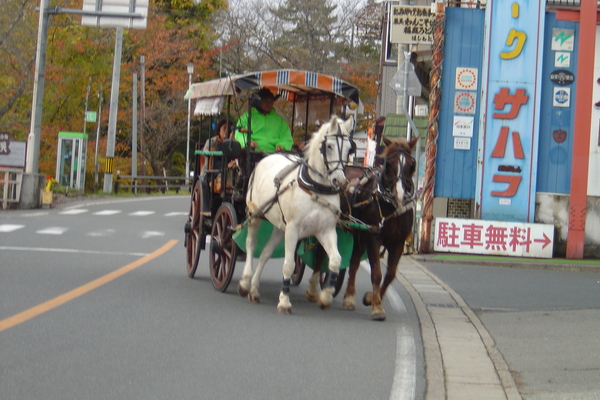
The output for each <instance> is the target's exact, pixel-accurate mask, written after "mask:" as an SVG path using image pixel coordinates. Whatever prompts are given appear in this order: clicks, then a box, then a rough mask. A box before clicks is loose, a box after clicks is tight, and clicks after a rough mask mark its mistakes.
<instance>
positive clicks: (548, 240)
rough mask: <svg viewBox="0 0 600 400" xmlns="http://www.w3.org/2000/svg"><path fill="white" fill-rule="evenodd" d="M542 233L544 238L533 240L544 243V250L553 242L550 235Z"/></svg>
mask: <svg viewBox="0 0 600 400" xmlns="http://www.w3.org/2000/svg"><path fill="white" fill-rule="evenodd" d="M542 235H544V238H543V239H534V240H533V241H534V242H536V243H544V245H543V246H542V250H543V249H544V248H546V246H548V245H549V244H550V243H551V242H552V240H550V238H549V237H548V236H546V234H545V233H542Z"/></svg>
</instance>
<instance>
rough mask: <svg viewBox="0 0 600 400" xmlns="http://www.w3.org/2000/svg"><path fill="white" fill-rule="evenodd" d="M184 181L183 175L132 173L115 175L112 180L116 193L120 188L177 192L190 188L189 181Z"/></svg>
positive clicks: (134, 190) (136, 191) (136, 190)
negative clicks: (140, 174) (135, 174)
mask: <svg viewBox="0 0 600 400" xmlns="http://www.w3.org/2000/svg"><path fill="white" fill-rule="evenodd" d="M191 181H192V179H191V178H190V179H188V182H187V183H186V181H185V177H183V176H139V175H138V176H132V175H117V176H116V178H115V181H114V192H115V193H118V192H119V190H120V189H131V191H132V192H134V193H138V189H139V190H143V191H145V192H146V193H150V192H152V191H160V192H162V193H165V192H166V191H167V190H174V191H175V192H176V193H179V191H180V190H187V191H189V189H190V182H191Z"/></svg>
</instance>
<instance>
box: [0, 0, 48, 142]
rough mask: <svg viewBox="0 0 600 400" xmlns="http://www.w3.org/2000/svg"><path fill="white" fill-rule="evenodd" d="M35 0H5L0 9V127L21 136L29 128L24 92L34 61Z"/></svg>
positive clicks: (21, 137)
mask: <svg viewBox="0 0 600 400" xmlns="http://www.w3.org/2000/svg"><path fill="white" fill-rule="evenodd" d="M37 4H39V2H36V1H35V0H4V1H3V4H2V12H1V13H0V59H1V60H2V62H1V63H0V131H3V132H4V131H7V132H11V133H12V134H13V135H15V137H16V138H17V139H18V140H24V137H25V136H26V132H27V131H28V121H27V120H26V116H27V114H28V113H27V112H23V110H24V109H27V108H28V107H29V108H30V107H31V106H30V104H31V102H30V101H29V104H27V98H26V96H25V95H26V94H29V93H28V91H30V90H31V82H32V79H31V76H32V75H33V65H34V61H35V44H36V32H37V18H36V17H37V15H36V13H35V7H36V5H37Z"/></svg>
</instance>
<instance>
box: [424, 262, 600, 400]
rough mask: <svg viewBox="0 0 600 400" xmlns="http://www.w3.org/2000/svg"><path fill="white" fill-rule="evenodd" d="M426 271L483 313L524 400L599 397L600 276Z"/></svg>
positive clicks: (489, 269) (451, 268) (432, 266)
mask: <svg viewBox="0 0 600 400" xmlns="http://www.w3.org/2000/svg"><path fill="white" fill-rule="evenodd" d="M426 266H427V268H428V269H429V270H430V271H431V272H433V273H434V274H435V275H437V276H438V277H439V278H440V279H441V280H442V281H444V282H445V283H446V284H448V285H449V286H451V287H452V288H453V289H454V290H455V291H456V292H457V293H458V294H459V295H460V296H461V297H462V298H463V299H464V300H465V302H466V303H467V304H468V305H469V307H470V308H471V309H472V310H474V311H475V312H476V313H477V315H478V316H479V318H480V319H481V321H482V322H483V324H484V325H485V327H486V329H487V330H488V332H489V333H490V334H491V336H492V337H493V339H494V341H495V342H496V346H497V347H498V349H499V351H500V352H501V353H502V355H503V356H504V359H505V360H506V362H507V363H508V366H509V368H510V370H511V373H512V375H513V377H514V379H515V382H516V383H517V386H518V389H519V393H520V394H521V396H522V397H523V399H526V400H542V399H544V400H558V399H561V400H563V399H564V400H567V399H568V400H577V399H581V400H583V399H585V400H592V399H598V398H600V273H586V272H565V271H551V270H539V269H535V270H533V269H522V268H503V267H493V266H473V265H459V264H438V263H426Z"/></svg>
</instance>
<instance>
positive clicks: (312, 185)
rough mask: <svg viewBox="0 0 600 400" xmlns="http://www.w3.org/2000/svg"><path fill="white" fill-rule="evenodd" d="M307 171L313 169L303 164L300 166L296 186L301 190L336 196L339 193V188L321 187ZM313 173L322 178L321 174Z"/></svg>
mask: <svg viewBox="0 0 600 400" xmlns="http://www.w3.org/2000/svg"><path fill="white" fill-rule="evenodd" d="M309 169H311V170H313V168H311V167H310V166H309V165H308V164H306V163H303V164H302V165H301V166H300V173H299V174H298V185H299V186H300V187H301V188H303V189H306V191H313V190H314V191H315V192H319V193H322V194H338V193H339V192H340V190H341V188H339V187H333V186H326V185H322V184H320V183H318V182H316V181H315V180H314V179H313V178H311V177H310V175H309V174H308V170H309ZM314 172H315V173H316V174H318V175H319V176H322V175H321V174H319V172H318V171H314Z"/></svg>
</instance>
